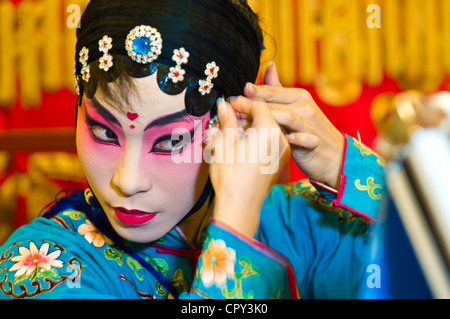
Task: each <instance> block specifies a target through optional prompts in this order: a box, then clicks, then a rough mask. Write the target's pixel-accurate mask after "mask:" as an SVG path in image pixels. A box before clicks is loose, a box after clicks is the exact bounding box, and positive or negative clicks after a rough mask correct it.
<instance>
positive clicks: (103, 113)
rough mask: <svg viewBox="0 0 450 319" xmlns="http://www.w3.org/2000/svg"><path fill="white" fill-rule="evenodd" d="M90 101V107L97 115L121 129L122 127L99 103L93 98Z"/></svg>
mask: <svg viewBox="0 0 450 319" xmlns="http://www.w3.org/2000/svg"><path fill="white" fill-rule="evenodd" d="M90 100H91V101H92V106H93V107H94V109H95V110H96V111H97V113H98V114H100V115H101V116H102V117H103V118H105V119H106V120H108V121H110V122H112V123H114V124H117V125H118V126H120V127H122V125H121V124H120V122H119V121H118V120H117V119H116V117H115V116H114V115H112V114H111V112H109V111H108V110H107V109H106V108H105V107H104V106H103V105H101V104H100V102H99V101H97V99H96V98H95V97H92V98H91V99H90Z"/></svg>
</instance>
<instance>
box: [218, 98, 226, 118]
mask: <svg viewBox="0 0 450 319" xmlns="http://www.w3.org/2000/svg"><path fill="white" fill-rule="evenodd" d="M226 112H227V104H226V102H225V100H224V99H223V98H221V97H220V98H218V99H217V113H218V114H219V117H221V116H223V115H224V114H225V113H226Z"/></svg>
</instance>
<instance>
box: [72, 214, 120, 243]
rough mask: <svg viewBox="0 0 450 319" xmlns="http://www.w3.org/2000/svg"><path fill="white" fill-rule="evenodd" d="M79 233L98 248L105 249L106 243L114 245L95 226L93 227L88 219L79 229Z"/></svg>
mask: <svg viewBox="0 0 450 319" xmlns="http://www.w3.org/2000/svg"><path fill="white" fill-rule="evenodd" d="M78 233H80V234H81V235H83V236H84V238H85V239H86V240H87V241H88V242H89V243H90V244H93V245H94V246H95V247H97V248H101V247H103V246H104V245H105V242H106V243H108V244H110V245H112V244H113V242H112V241H111V240H110V239H109V238H108V237H107V236H105V235H104V234H103V233H101V232H100V231H99V230H98V229H97V228H96V227H95V226H94V225H92V223H91V221H90V220H88V219H86V223H85V224H82V225H80V227H78Z"/></svg>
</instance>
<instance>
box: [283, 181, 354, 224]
mask: <svg viewBox="0 0 450 319" xmlns="http://www.w3.org/2000/svg"><path fill="white" fill-rule="evenodd" d="M285 193H286V196H287V197H289V196H292V195H300V196H302V197H304V198H306V199H307V200H308V201H309V202H310V203H311V204H313V205H314V206H317V207H320V208H323V209H326V210H328V211H330V212H335V213H337V214H338V215H339V221H341V222H342V221H350V220H354V219H356V217H357V216H356V215H355V214H353V213H351V212H349V211H348V210H345V209H343V208H340V207H336V206H334V205H333V204H332V202H331V201H330V200H327V199H325V198H323V197H321V196H319V194H318V193H317V190H316V188H315V187H314V186H312V185H311V183H310V182H309V180H306V179H305V180H301V181H299V182H297V183H291V184H287V185H286V186H285Z"/></svg>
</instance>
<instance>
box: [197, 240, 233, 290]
mask: <svg viewBox="0 0 450 319" xmlns="http://www.w3.org/2000/svg"><path fill="white" fill-rule="evenodd" d="M201 259H202V267H201V269H200V278H201V280H202V282H203V284H204V285H205V287H210V286H211V285H212V284H213V283H215V284H216V286H219V287H221V286H223V285H225V282H226V280H227V277H228V276H233V275H234V265H235V263H236V251H235V250H234V249H232V248H228V247H227V246H226V244H225V242H224V241H223V240H222V239H218V240H214V239H211V240H210V241H209V243H208V247H207V248H206V250H205V251H204V252H203V254H202V257H201Z"/></svg>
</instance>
